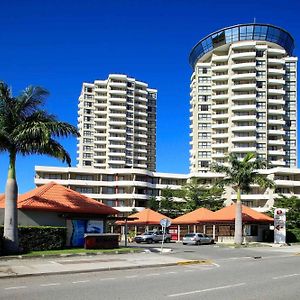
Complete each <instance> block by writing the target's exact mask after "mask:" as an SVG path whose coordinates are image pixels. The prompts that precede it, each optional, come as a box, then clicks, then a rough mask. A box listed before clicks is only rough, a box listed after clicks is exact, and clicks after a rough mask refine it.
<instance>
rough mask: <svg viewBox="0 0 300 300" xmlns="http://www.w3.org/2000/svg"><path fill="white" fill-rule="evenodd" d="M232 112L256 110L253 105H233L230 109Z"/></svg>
mask: <svg viewBox="0 0 300 300" xmlns="http://www.w3.org/2000/svg"><path fill="white" fill-rule="evenodd" d="M231 110H232V111H251V110H256V105H255V104H246V105H233V106H232V107H231Z"/></svg>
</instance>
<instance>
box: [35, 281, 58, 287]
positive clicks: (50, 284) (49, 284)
mask: <svg viewBox="0 0 300 300" xmlns="http://www.w3.org/2000/svg"><path fill="white" fill-rule="evenodd" d="M55 285H60V283H59V282H54V283H45V284H40V286H43V287H45V286H55Z"/></svg>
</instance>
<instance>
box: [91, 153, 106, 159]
mask: <svg viewBox="0 0 300 300" xmlns="http://www.w3.org/2000/svg"><path fill="white" fill-rule="evenodd" d="M94 159H106V156H105V154H101V155H96V154H95V155H94Z"/></svg>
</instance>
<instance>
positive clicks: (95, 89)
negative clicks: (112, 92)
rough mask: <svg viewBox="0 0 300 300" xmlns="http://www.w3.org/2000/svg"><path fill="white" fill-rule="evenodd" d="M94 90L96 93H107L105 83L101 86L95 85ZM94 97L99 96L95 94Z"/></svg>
mask: <svg viewBox="0 0 300 300" xmlns="http://www.w3.org/2000/svg"><path fill="white" fill-rule="evenodd" d="M94 91H95V92H97V93H107V91H108V89H107V87H106V85H104V86H103V87H99V86H95V88H94ZM96 97H101V96H96V95H95V98H96Z"/></svg>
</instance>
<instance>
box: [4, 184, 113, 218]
mask: <svg viewBox="0 0 300 300" xmlns="http://www.w3.org/2000/svg"><path fill="white" fill-rule="evenodd" d="M4 207H5V201H4V195H1V196H0V208H4ZM18 209H24V210H39V211H53V212H70V213H88V214H101V215H102V214H103V215H114V214H117V213H118V211H117V210H115V209H113V208H112V207H110V206H107V205H105V204H102V203H100V202H99V201H96V200H94V199H91V198H89V197H86V196H84V195H82V194H80V193H78V192H76V191H73V190H71V189H68V188H66V187H64V186H62V185H60V184H57V183H55V182H50V183H48V184H45V185H42V186H40V187H38V188H36V189H34V190H32V191H29V192H27V193H25V194H22V195H20V196H19V197H18Z"/></svg>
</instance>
